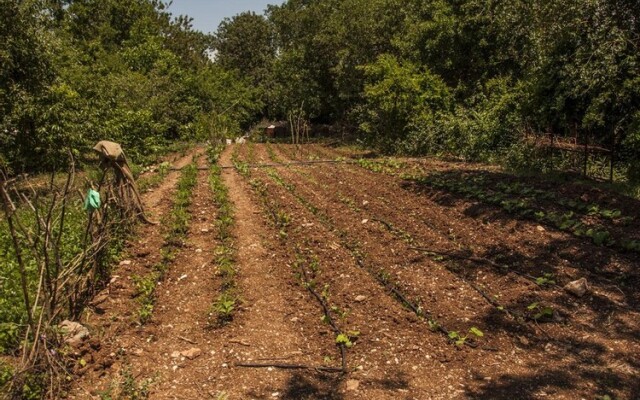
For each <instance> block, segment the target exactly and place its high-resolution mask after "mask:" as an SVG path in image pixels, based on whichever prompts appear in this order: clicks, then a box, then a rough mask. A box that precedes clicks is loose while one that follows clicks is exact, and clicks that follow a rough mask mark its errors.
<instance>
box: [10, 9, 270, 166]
mask: <svg viewBox="0 0 640 400" xmlns="http://www.w3.org/2000/svg"><path fill="white" fill-rule="evenodd" d="M190 21H191V20H190V19H189V18H187V17H184V16H181V17H178V18H174V17H173V16H171V15H170V14H169V13H168V12H167V10H166V4H164V3H163V2H161V1H159V0H0V167H4V168H5V169H9V170H11V171H12V172H13V173H19V172H22V171H24V170H34V169H35V170H37V169H49V168H52V167H56V166H60V165H61V164H63V163H64V162H65V161H66V160H67V158H68V150H72V151H73V152H75V153H76V154H78V152H81V151H82V149H86V148H89V146H88V145H90V144H92V143H95V142H96V141H98V140H101V139H110V140H113V141H116V142H120V143H122V144H123V145H124V146H125V149H126V150H127V151H128V152H129V153H130V155H132V156H134V157H136V158H138V159H139V157H141V156H147V155H153V154H154V153H156V152H158V151H159V150H161V149H162V148H163V147H164V146H165V145H166V144H167V143H169V142H171V141H175V140H184V139H186V140H193V139H195V138H198V139H203V138H205V137H206V136H207V135H209V134H210V133H211V132H216V131H219V130H229V129H231V130H239V129H241V128H246V127H247V126H249V125H250V124H251V122H252V121H254V120H255V118H256V116H257V115H258V114H259V112H260V111H261V109H262V104H261V103H260V98H259V96H258V95H257V93H256V90H255V89H254V88H253V86H252V85H251V82H250V81H248V80H245V79H243V78H241V77H240V76H238V75H237V74H236V73H235V72H233V71H230V70H226V69H223V68H221V67H220V66H218V65H215V64H214V63H212V62H211V60H210V57H209V56H210V49H211V41H212V38H211V37H210V36H207V35H204V34H202V33H200V32H196V31H194V30H193V29H192V27H191V23H190Z"/></svg>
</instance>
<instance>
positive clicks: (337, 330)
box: [300, 264, 347, 372]
mask: <svg viewBox="0 0 640 400" xmlns="http://www.w3.org/2000/svg"><path fill="white" fill-rule="evenodd" d="M300 271H302V277H303V284H304V286H305V287H306V288H307V290H308V291H309V293H311V294H312V295H313V297H315V298H316V300H318V303H320V306H321V307H322V310H323V311H324V315H325V316H326V317H327V322H328V323H329V325H330V326H331V329H333V333H335V334H336V335H340V334H342V331H341V330H340V328H338V326H337V325H336V323H335V322H334V321H333V318H332V317H331V312H330V311H329V306H328V305H327V302H326V301H325V300H324V299H323V298H322V296H320V295H319V294H318V292H316V291H315V290H314V289H313V288H312V287H311V285H310V284H309V277H308V276H307V270H306V269H305V268H304V265H303V264H300ZM338 347H339V348H340V357H341V359H342V371H343V372H347V350H346V348H345V345H344V343H339V344H338Z"/></svg>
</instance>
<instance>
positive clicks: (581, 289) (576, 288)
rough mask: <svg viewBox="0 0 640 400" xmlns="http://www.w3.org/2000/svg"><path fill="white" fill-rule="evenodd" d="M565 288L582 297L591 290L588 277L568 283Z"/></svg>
mask: <svg viewBox="0 0 640 400" xmlns="http://www.w3.org/2000/svg"><path fill="white" fill-rule="evenodd" d="M564 290H566V291H567V292H569V293H571V294H572V295H574V296H576V297H582V296H584V295H585V294H586V293H587V291H589V284H588V283H587V279H586V278H580V279H578V280H577V281H573V282H569V283H567V284H566V285H565V286H564Z"/></svg>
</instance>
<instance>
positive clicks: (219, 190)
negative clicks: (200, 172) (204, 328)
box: [209, 148, 239, 326]
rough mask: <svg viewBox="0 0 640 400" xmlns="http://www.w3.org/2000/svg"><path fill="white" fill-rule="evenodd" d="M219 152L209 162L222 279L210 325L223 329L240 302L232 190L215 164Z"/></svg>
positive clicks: (211, 156)
mask: <svg viewBox="0 0 640 400" xmlns="http://www.w3.org/2000/svg"><path fill="white" fill-rule="evenodd" d="M220 151H221V149H220V148H215V149H213V150H212V151H211V152H210V160H209V161H210V162H211V169H210V172H209V187H210V189H211V192H212V194H213V201H214V203H215V205H216V207H217V215H216V228H217V235H218V239H219V242H220V244H219V246H218V247H217V248H216V251H215V256H216V259H215V265H216V267H217V274H218V275H219V276H220V277H221V278H222V283H221V285H220V295H219V296H218V298H217V299H216V300H215V301H214V303H213V305H212V306H211V312H210V313H209V318H210V322H209V325H210V326H222V325H224V324H226V323H228V322H230V321H231V320H232V319H233V315H234V312H235V310H236V308H237V305H238V301H239V298H238V293H237V288H236V281H235V277H236V274H237V271H236V268H235V248H234V244H233V236H232V232H231V230H232V227H233V224H234V212H233V205H232V204H231V202H230V201H229V189H228V188H227V186H225V184H224V183H223V181H222V175H221V174H222V169H221V168H220V167H219V166H218V165H217V164H216V162H217V160H218V156H219V154H220Z"/></svg>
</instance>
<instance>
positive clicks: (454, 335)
mask: <svg viewBox="0 0 640 400" xmlns="http://www.w3.org/2000/svg"><path fill="white" fill-rule="evenodd" d="M469 334H471V335H473V336H475V337H483V336H484V332H482V331H481V330H480V329H478V328H477V327H475V326H472V327H471V328H469V331H468V333H467V335H465V336H462V335H461V334H460V333H459V332H457V331H449V333H448V334H447V335H448V337H449V339H450V340H451V341H452V342H453V343H454V344H455V345H456V346H459V347H461V346H463V345H464V344H465V343H466V342H467V339H468V338H469Z"/></svg>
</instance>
